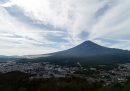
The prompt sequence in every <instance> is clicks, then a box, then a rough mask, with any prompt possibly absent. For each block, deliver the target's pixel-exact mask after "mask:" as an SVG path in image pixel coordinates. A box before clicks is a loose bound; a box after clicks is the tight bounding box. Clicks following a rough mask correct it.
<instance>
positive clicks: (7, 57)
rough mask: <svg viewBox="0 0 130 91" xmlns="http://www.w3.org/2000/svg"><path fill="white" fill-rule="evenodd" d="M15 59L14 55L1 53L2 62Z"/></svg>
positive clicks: (0, 59)
mask: <svg viewBox="0 0 130 91" xmlns="http://www.w3.org/2000/svg"><path fill="white" fill-rule="evenodd" d="M14 59H15V57H14V56H4V55H0V62H5V61H12V60H14Z"/></svg>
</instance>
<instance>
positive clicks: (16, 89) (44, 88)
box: [0, 72, 130, 91]
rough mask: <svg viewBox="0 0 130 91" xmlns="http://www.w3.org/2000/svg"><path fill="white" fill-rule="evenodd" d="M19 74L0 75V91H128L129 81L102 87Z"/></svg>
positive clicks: (78, 80)
mask: <svg viewBox="0 0 130 91" xmlns="http://www.w3.org/2000/svg"><path fill="white" fill-rule="evenodd" d="M30 76H31V75H29V74H25V73H21V72H10V73H6V74H0V91H129V90H130V80H128V81H127V82H125V83H113V84H111V85H108V86H104V83H103V82H89V81H87V79H85V78H79V77H67V78H53V77H52V78H48V79H43V78H39V79H36V78H35V79H31V78H30Z"/></svg>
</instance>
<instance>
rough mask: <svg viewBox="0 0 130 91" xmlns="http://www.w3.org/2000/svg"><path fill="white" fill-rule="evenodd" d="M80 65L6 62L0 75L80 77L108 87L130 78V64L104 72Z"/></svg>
mask: <svg viewBox="0 0 130 91" xmlns="http://www.w3.org/2000/svg"><path fill="white" fill-rule="evenodd" d="M79 64H80V63H77V66H76V67H70V66H69V67H67V66H60V65H55V64H51V63H49V62H37V63H33V62H26V63H17V62H15V61H7V62H4V63H0V73H7V72H11V71H20V72H24V73H30V74H33V75H34V76H32V78H50V77H52V76H54V77H66V76H72V75H73V76H80V77H84V78H87V79H88V80H89V81H91V82H94V81H103V82H105V83H106V84H105V85H109V84H111V83H113V82H114V83H115V82H124V81H126V80H127V78H128V77H129V76H130V63H126V64H117V66H115V67H114V68H112V69H109V70H106V69H104V68H105V66H110V65H104V67H101V68H100V67H99V66H97V67H92V66H91V67H87V68H85V67H82V65H81V64H80V65H79Z"/></svg>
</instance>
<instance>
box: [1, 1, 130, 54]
mask: <svg viewBox="0 0 130 91" xmlns="http://www.w3.org/2000/svg"><path fill="white" fill-rule="evenodd" d="M129 4H130V1H129V0H125V1H122V0H64V1H62V0H53V1H52V0H10V1H8V2H7V1H6V2H5V3H2V4H0V24H1V25H0V42H1V43H2V45H0V49H1V50H6V51H4V52H2V51H0V53H1V54H2V53H3V54H6V52H7V54H12V53H14V54H17V52H16V50H19V51H18V52H19V53H18V54H22V53H23V52H24V53H26V54H29V53H30V52H33V51H34V50H35V49H36V50H37V53H47V52H48V50H49V49H50V51H51V50H63V49H66V48H69V47H72V46H74V45H77V44H79V43H81V42H82V41H84V40H87V39H90V40H93V41H96V42H97V43H100V44H103V45H104V46H109V47H117V48H123V45H124V46H125V48H126V46H127V49H129V47H128V44H129V42H128V40H129V39H130V37H129V35H130V32H129V29H130V26H129V24H130V13H129V11H130V6H129ZM13 6H17V7H16V9H17V8H20V9H21V10H22V11H19V12H21V14H23V16H18V14H19V12H16V11H15V10H13V9H12V10H13V12H14V13H15V15H13V14H11V13H10V10H8V9H7V8H11V7H13ZM17 10H18V9H17ZM19 17H26V18H24V19H28V20H29V22H28V21H25V20H23V18H21V19H18V18H19ZM30 22H32V23H30ZM28 23H30V25H29V24H28ZM35 24H36V27H40V26H42V28H43V27H44V26H45V27H46V26H49V25H50V26H49V27H52V28H51V30H50V29H49V28H48V27H47V28H48V29H47V28H43V29H42V28H41V27H40V28H35V27H34V25H35ZM43 25H44V26H43ZM56 29H57V30H56ZM52 35H54V36H52ZM82 36H83V37H82ZM60 37H61V38H60ZM102 39H108V40H109V41H103V40H102ZM55 40H56V41H55ZM112 40H114V41H122V42H120V43H116V42H115V43H111V42H110V41H112ZM65 41H68V42H65ZM126 41H127V42H126ZM7 42H8V43H9V45H8V44H7ZM122 43H123V45H122ZM117 45H118V46H117ZM11 46H13V48H14V49H10V47H11ZM27 48H28V50H29V52H27V51H26V50H27ZM32 48H34V49H32ZM21 49H22V50H21ZM31 49H32V50H31ZM40 49H41V50H40ZM45 49H47V50H46V51H42V50H45ZM7 50H9V52H8V51H7ZM24 50H25V51H24ZM14 51H15V52H14Z"/></svg>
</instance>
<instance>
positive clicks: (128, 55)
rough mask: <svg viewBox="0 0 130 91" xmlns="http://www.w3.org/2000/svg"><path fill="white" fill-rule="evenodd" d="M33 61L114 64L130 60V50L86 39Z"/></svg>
mask: <svg viewBox="0 0 130 91" xmlns="http://www.w3.org/2000/svg"><path fill="white" fill-rule="evenodd" d="M30 60H31V61H32V60H33V61H49V62H53V63H60V64H67V65H69V64H74V63H76V62H80V63H83V64H90V63H91V64H113V63H126V62H130V51H127V50H121V49H115V48H107V47H103V46H100V45H98V44H96V43H94V42H92V41H85V42H83V43H81V44H80V45H78V46H76V47H73V48H71V49H68V50H64V51H60V52H55V53H50V54H44V55H41V56H40V57H38V58H34V59H30Z"/></svg>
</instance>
